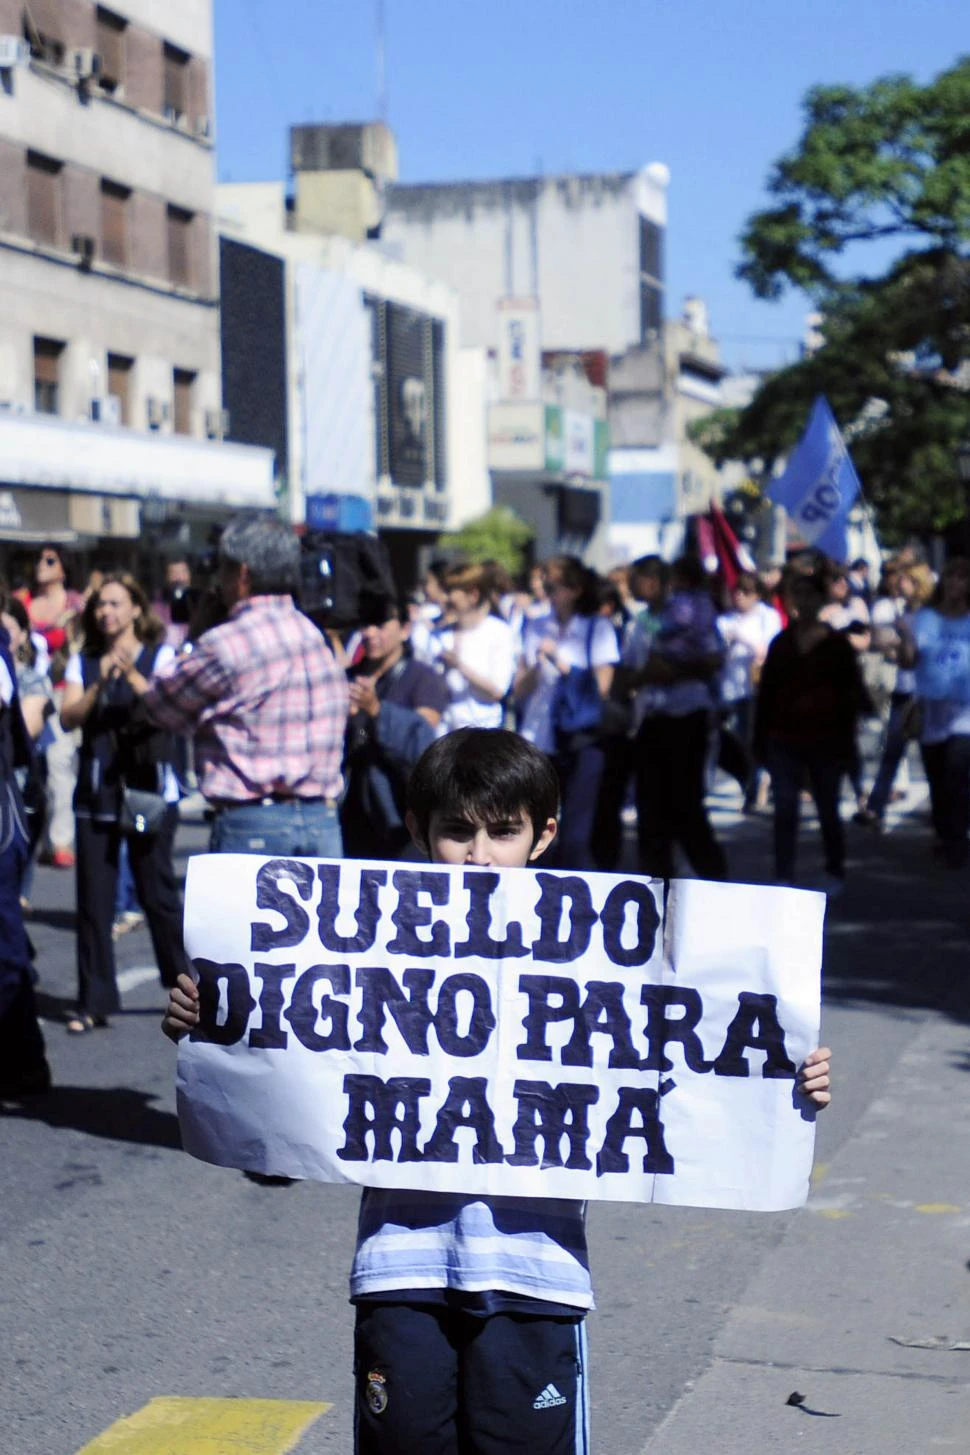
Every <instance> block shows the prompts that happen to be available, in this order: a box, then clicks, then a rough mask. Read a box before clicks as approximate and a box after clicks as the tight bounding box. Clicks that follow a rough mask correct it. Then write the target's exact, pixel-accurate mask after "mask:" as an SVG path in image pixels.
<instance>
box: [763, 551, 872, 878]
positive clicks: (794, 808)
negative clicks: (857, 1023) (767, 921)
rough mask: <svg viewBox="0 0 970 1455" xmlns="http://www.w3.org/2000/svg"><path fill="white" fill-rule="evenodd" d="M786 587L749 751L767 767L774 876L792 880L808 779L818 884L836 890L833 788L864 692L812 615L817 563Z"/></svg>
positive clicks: (837, 835)
mask: <svg viewBox="0 0 970 1455" xmlns="http://www.w3.org/2000/svg"><path fill="white" fill-rule="evenodd" d="M789 595H790V602H791V616H792V621H791V624H790V625H789V626H788V627H786V629H785V630H784V631H783V632H781V633H780V635H778V636H777V637H775V639H774V641H773V642H772V644H771V646H770V647H769V649H768V656H767V658H766V659H765V665H764V669H763V671H762V674H761V684H760V688H759V692H758V705H757V710H756V716H755V744H754V745H755V754H756V756H757V758H758V759H759V761H760V762H762V763H763V764H764V765H765V767H766V768H767V769H768V771H769V772H770V774H771V786H772V792H773V794H774V801H775V822H774V837H775V876H776V878H777V879H778V880H779V882H780V883H782V884H792V883H794V879H795V844H796V840H797V837H798V806H799V797H800V794H801V790H802V787H803V786H804V784H805V781H806V779H807V781H808V784H809V786H810V787H811V790H812V796H813V798H814V799H815V807H816V809H817V811H818V818H819V826H820V828H821V831H822V845H823V848H824V851H825V870H826V885H825V887H826V890H827V892H828V893H829V894H832V895H836V894H838V893H839V892H840V891H841V889H842V886H843V884H844V879H845V838H844V835H843V831H842V819H841V815H840V813H839V794H840V791H841V786H842V778H843V776H844V774H846V773H847V772H849V769H850V767H851V764H852V762H853V759H854V756H855V733H856V723H857V721H858V718H859V715H860V713H861V711H862V710H863V707H864V704H865V701H866V692H865V687H864V686H863V683H862V677H861V675H860V672H859V662H858V657H857V656H856V653H855V651H854V650H853V648H852V646H851V644H850V642H849V641H848V639H847V638H846V636H845V635H843V633H841V632H837V631H835V630H834V629H833V628H832V627H831V626H828V625H827V624H826V623H825V622H823V621H819V612H820V611H821V610H822V607H823V606H824V605H825V601H826V576H825V573H824V571H822V570H817V571H815V572H813V573H812V574H811V575H795V576H793V578H792V581H791V584H790V588H789Z"/></svg>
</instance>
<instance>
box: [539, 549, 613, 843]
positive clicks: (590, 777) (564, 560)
mask: <svg viewBox="0 0 970 1455" xmlns="http://www.w3.org/2000/svg"><path fill="white" fill-rule="evenodd" d="M545 584H546V591H547V593H548V596H549V602H550V606H551V610H550V611H549V613H548V614H547V615H546V616H540V617H535V618H533V619H532V620H531V621H529V622H528V623H527V625H526V628H525V641H524V646H523V657H522V665H521V666H520V668H519V673H518V676H517V679H516V684H515V696H516V700H517V701H518V703H519V708H520V721H519V731H520V732H521V733H522V736H523V737H525V738H528V740H529V741H530V742H533V743H535V745H536V747H537V748H541V749H542V750H543V751H544V752H547V753H551V754H552V756H553V759H554V761H555V764H556V769H557V771H558V773H559V781H560V786H561V790H562V817H561V821H560V825H559V835H558V838H557V840H556V843H557V845H558V848H557V852H556V855H555V858H556V863H557V864H559V865H560V866H561V867H562V868H564V869H594V868H595V867H596V864H595V861H594V858H593V850H592V837H593V825H594V821H595V816H596V807H597V801H598V798H599V790H600V783H601V781H602V778H603V766H604V761H605V759H604V749H603V743H602V738H601V736H600V733H599V730H598V728H597V727H596V726H595V725H590V726H589V727H588V728H586V729H580V730H578V731H573V732H569V733H565V732H562V731H559V730H557V727H556V722H555V713H556V711H557V703H558V702H559V701H560V700H561V694H562V691H563V686H564V683H565V680H566V679H567V678H569V677H570V675H571V674H575V675H577V676H578V674H580V673H588V674H591V676H592V678H593V679H594V681H595V685H596V689H597V690H598V692H599V696H600V699H601V701H602V700H605V698H606V697H608V695H609V691H610V687H611V685H612V682H613V672H614V669H615V667H616V664H617V662H618V661H619V659H620V653H619V649H618V646H617V641H616V632H615V631H614V630H613V626H612V624H611V622H610V621H609V619H608V618H607V617H603V616H599V615H597V614H596V613H597V601H596V596H595V584H596V578H595V577H594V575H593V573H592V572H591V571H588V570H587V569H586V567H585V566H584V565H583V564H582V562H581V561H579V560H577V559H576V557H575V556H554V557H553V558H552V559H551V560H550V561H547V562H546V569H545Z"/></svg>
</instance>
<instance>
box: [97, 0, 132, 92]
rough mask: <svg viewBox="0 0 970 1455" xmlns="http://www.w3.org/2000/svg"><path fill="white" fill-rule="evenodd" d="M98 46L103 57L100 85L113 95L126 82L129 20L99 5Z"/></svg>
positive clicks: (99, 76)
mask: <svg viewBox="0 0 970 1455" xmlns="http://www.w3.org/2000/svg"><path fill="white" fill-rule="evenodd" d="M96 23H97V38H96V48H97V52H98V55H99V56H100V57H101V70H100V72H99V74H98V85H99V86H100V87H101V90H102V91H107V92H108V93H109V94H111V95H113V94H114V93H115V92H116V91H121V90H122V89H123V87H124V84H125V31H126V29H127V28H128V22H127V21H126V20H123V19H122V17H121V16H120V15H115V14H114V13H113V11H111V10H105V9H104V7H103V6H101V5H99V6H98V12H97V22H96Z"/></svg>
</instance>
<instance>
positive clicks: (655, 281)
mask: <svg viewBox="0 0 970 1455" xmlns="http://www.w3.org/2000/svg"><path fill="white" fill-rule="evenodd" d="M663 244H664V232H663V228H662V227H658V225H657V224H656V223H655V222H650V221H649V219H648V218H646V217H641V218H640V341H641V343H647V342H648V341H649V340H650V339H651V338H654V337H656V335H657V333H658V332H659V330H660V327H661V325H662V323H663V276H664V256H663Z"/></svg>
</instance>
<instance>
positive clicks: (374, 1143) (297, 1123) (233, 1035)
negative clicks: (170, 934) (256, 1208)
mask: <svg viewBox="0 0 970 1455" xmlns="http://www.w3.org/2000/svg"><path fill="white" fill-rule="evenodd" d="M823 908H824V897H823V896H822V895H818V894H808V893H805V892H802V891H799V890H791V889H767V888H760V887H754V886H749V885H727V884H708V883H702V882H700V881H695V880H675V881H673V882H672V883H671V884H670V886H669V891H668V892H667V894H666V904H665V886H664V884H663V882H662V881H660V880H647V879H642V878H637V877H633V876H623V875H611V874H584V875H576V874H569V873H555V872H552V871H543V870H531V869H515V870H501V871H499V870H489V869H469V868H448V867H446V866H442V865H413V864H409V865H405V864H400V863H393V864H380V863H364V862H361V861H350V860H347V861H331V860H309V859H261V858H259V857H257V856H254V855H231V854H210V855H202V856H199V857H197V858H194V859H192V860H191V861H190V865H189V875H188V882H187V890H186V906H185V942H186V949H187V952H188V955H189V957H190V958H191V960H192V961H193V964H194V967H195V971H196V974H197V975H198V977H199V988H200V995H201V1008H202V1016H201V1022H200V1026H199V1028H198V1030H197V1032H195V1033H194V1034H193V1036H192V1037H191V1038H187V1039H185V1040H183V1042H182V1043H181V1045H180V1048H179V1059H178V1107H179V1120H180V1123H181V1128H182V1137H183V1142H184V1145H185V1148H186V1150H187V1151H189V1152H191V1153H192V1154H193V1155H194V1156H196V1157H200V1158H202V1159H203V1160H206V1161H209V1162H215V1163H218V1164H220V1165H223V1166H230V1167H240V1168H244V1169H247V1170H250V1171H258V1172H264V1173H275V1174H281V1175H288V1176H291V1177H308V1178H316V1179H318V1180H320V1181H324V1182H342V1181H349V1182H355V1183H359V1184H361V1185H363V1186H371V1187H385V1188H395V1187H397V1188H411V1187H418V1188H423V1189H427V1190H437V1191H442V1192H463V1193H468V1194H474V1195H481V1196H485V1195H488V1196H498V1195H503V1196H521V1197H530V1198H531V1197H556V1198H577V1199H605V1200H613V1201H631V1202H664V1203H688V1204H694V1205H700V1206H710V1207H732V1208H750V1209H778V1208H786V1207H793V1206H797V1205H798V1204H799V1203H801V1202H803V1201H804V1200H805V1197H806V1196H807V1191H808V1178H809V1173H810V1170H811V1162H812V1153H813V1146H814V1115H813V1112H812V1109H811V1107H810V1106H809V1105H808V1104H807V1103H806V1102H805V1099H804V1098H803V1097H802V1096H801V1095H800V1094H798V1093H797V1092H796V1089H795V1085H796V1083H795V1071H796V1068H797V1066H798V1065H799V1064H800V1062H801V1061H802V1060H803V1059H804V1057H805V1056H806V1055H807V1053H808V1052H809V1051H810V1050H811V1049H812V1048H813V1047H814V1046H815V1045H816V1044H817V1041H818V1026H819V976H820V966H821V949H822V917H823Z"/></svg>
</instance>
